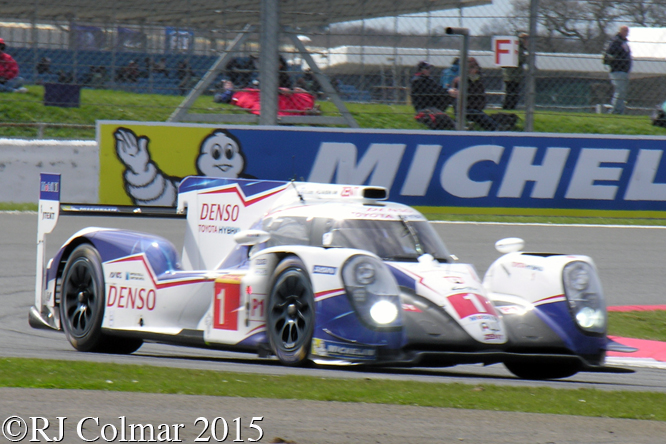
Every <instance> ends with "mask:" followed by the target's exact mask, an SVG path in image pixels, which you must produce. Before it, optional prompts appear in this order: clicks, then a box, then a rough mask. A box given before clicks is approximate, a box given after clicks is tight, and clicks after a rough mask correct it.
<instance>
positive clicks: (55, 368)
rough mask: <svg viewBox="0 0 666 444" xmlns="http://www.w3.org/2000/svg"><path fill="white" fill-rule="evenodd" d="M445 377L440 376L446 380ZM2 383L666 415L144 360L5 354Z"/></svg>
mask: <svg viewBox="0 0 666 444" xmlns="http://www.w3.org/2000/svg"><path fill="white" fill-rule="evenodd" d="M445 381H446V377H445V376H443V377H442V382H445ZM0 386H4V387H30V388H48V389H85V390H105V391H125V392H146V393H172V394H174V393H175V394H190V395H209V396H233V397H244V398H254V397H261V398H278V399H304V400H316V401H339V402H366V403H377V404H397V405H418V406H430V407H449V408H458V409H481V410H496V411H513V412H535V413H552V414H567V415H582V416H593V417H610V418H631V419H649V420H657V421H666V394H665V393H648V392H628V391H627V392H622V391H621V392H609V391H602V390H593V389H576V390H569V389H553V388H545V387H541V388H536V387H534V388H525V387H505V386H496V385H492V384H483V385H468V384H458V383H451V384H442V383H423V382H414V381H394V380H382V379H373V378H372V375H369V376H368V377H366V378H363V379H334V378H321V377H310V376H271V375H256V374H247V373H227V372H216V371H207V370H192V369H186V370H185V369H172V368H165V367H150V366H139V365H119V364H108V363H104V364H102V363H90V362H71V361H55V360H54V361H51V360H38V359H21V358H5V359H0Z"/></svg>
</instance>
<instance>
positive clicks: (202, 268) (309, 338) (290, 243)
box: [29, 174, 607, 379]
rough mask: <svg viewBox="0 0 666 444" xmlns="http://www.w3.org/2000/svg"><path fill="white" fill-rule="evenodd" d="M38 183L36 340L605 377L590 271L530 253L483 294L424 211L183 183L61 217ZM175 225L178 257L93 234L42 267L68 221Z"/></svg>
mask: <svg viewBox="0 0 666 444" xmlns="http://www.w3.org/2000/svg"><path fill="white" fill-rule="evenodd" d="M59 190H60V176H59V175H53V174H42V178H41V189H40V202H39V228H38V230H39V233H38V245H37V261H38V262H37V283H36V295H35V305H34V306H33V307H32V308H31V310H30V316H29V319H30V325H32V326H33V327H36V328H52V329H56V330H62V331H64V333H65V335H66V336H67V339H68V340H69V342H70V343H71V344H72V346H74V348H75V349H77V350H80V351H95V352H110V353H132V352H134V351H135V350H137V349H138V348H139V347H140V346H141V344H142V343H143V342H144V341H153V342H162V343H170V344H180V345H189V346H200V347H208V348H214V349H220V350H234V351H247V352H254V353H258V354H259V355H260V356H264V357H267V356H275V357H277V359H279V360H280V361H281V362H282V363H284V364H286V365H301V364H304V363H306V362H309V361H313V362H315V363H329V364H373V365H391V366H420V367H426V366H433V367H435V366H436V367H445V366H452V365H456V364H463V363H482V364H494V363H504V364H505V365H506V367H507V368H508V369H509V370H510V371H511V372H512V373H514V374H515V375H516V376H518V377H522V378H538V379H543V378H562V377H567V376H571V375H573V374H575V373H577V372H578V371H582V370H593V369H596V368H599V367H600V366H602V365H603V363H604V356H605V352H606V349H607V338H606V321H607V316H606V307H605V303H604V295H603V292H602V289H601V285H600V282H599V278H598V276H597V271H596V269H595V266H594V264H593V262H592V260H591V259H590V258H589V257H586V256H578V255H568V254H553V253H528V252H521V251H519V250H521V249H522V244H523V242H522V240H521V239H517V238H509V239H504V240H501V241H499V242H498V243H497V244H496V247H497V249H498V250H499V251H500V253H504V254H503V255H502V256H501V257H499V259H497V260H496V261H495V262H494V263H493V264H492V265H491V266H490V268H489V269H488V271H487V273H486V274H485V277H484V278H483V280H481V279H480V278H479V277H478V276H477V273H476V271H475V269H474V267H473V266H471V265H468V264H463V263H458V261H457V259H456V258H455V256H453V255H451V254H449V252H448V251H447V249H446V247H445V245H444V243H443V242H442V240H441V238H440V237H439V236H438V235H437V233H436V232H435V230H434V229H433V228H432V226H431V225H430V224H429V223H428V221H427V220H426V219H425V218H424V217H423V216H422V215H421V214H420V213H419V212H417V211H416V210H414V209H412V208H410V207H408V206H405V205H401V204H398V203H391V202H386V201H385V200H384V199H386V198H387V191H386V190H385V189H383V188H378V187H371V186H343V185H331V184H316V183H305V182H277V181H260V180H243V179H219V178H207V177H188V178H186V179H184V180H183V181H182V182H181V184H180V187H179V191H178V192H179V194H178V206H177V208H155V207H133V208H129V207H103V206H99V205H74V204H64V203H62V204H61V203H60V194H59ZM100 212H107V213H109V214H111V213H129V215H131V216H133V217H141V216H144V217H145V216H150V215H153V216H155V215H160V212H162V213H164V214H163V215H169V214H171V215H172V216H174V217H182V218H185V219H186V223H184V225H186V231H185V238H184V243H183V251H182V254H181V253H179V252H178V251H176V248H175V247H174V245H173V244H172V243H171V242H170V241H168V240H166V239H164V238H162V237H160V236H156V235H152V234H146V233H140V232H134V231H128V230H118V229H109V228H86V229H83V230H81V231H79V232H77V233H75V234H74V235H72V236H71V238H70V239H69V240H67V241H66V242H65V244H64V245H63V246H62V247H61V248H60V249H59V251H58V252H57V253H56V254H55V256H54V257H53V258H52V259H50V260H49V261H48V263H46V260H45V257H44V256H45V253H44V251H45V249H44V248H45V237H46V234H47V233H50V232H51V231H52V230H53V228H54V227H55V225H56V223H57V221H58V218H59V216H60V215H61V214H65V213H67V214H69V213H75V214H86V213H96V214H100Z"/></svg>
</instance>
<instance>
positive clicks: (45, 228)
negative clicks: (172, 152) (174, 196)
mask: <svg viewBox="0 0 666 444" xmlns="http://www.w3.org/2000/svg"><path fill="white" fill-rule="evenodd" d="M60 190H61V178H60V174H53V173H40V178H39V206H38V214H39V219H38V222H37V270H36V279H35V280H36V282H35V307H41V306H42V292H43V291H44V281H45V279H46V275H45V274H46V263H45V260H46V258H45V251H46V235H47V234H49V233H51V232H52V231H53V229H54V228H55V227H56V225H57V224H58V219H59V217H60V216H61V215H64V216H70V215H76V216H85V215H87V216H123V217H159V218H177V219H185V218H186V217H187V215H186V214H185V212H178V211H177V210H176V208H173V207H138V206H132V205H98V204H75V203H63V202H60ZM35 307H33V309H34V308H35ZM33 322H37V323H38V324H39V323H42V324H43V323H44V322H45V321H44V318H43V316H40V315H39V313H32V311H31V313H30V323H31V325H32V324H33ZM33 326H34V325H33ZM44 326H48V327H51V328H53V326H50V325H48V323H47V324H46V325H44Z"/></svg>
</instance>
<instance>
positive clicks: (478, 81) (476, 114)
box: [449, 57, 498, 131]
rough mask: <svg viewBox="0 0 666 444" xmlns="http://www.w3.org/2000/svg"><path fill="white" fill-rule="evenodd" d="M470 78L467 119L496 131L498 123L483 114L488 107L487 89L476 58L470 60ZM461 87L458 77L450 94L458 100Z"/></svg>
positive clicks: (488, 129)
mask: <svg viewBox="0 0 666 444" xmlns="http://www.w3.org/2000/svg"><path fill="white" fill-rule="evenodd" d="M467 63H468V66H469V72H468V78H467V119H469V120H471V121H472V122H475V123H476V124H478V125H479V126H480V127H481V128H482V129H484V130H486V131H496V130H497V127H498V125H497V121H496V120H495V119H493V118H492V117H490V116H489V115H488V114H486V113H485V112H483V109H484V108H485V107H486V87H485V85H484V84H483V78H482V77H481V67H480V66H479V63H478V62H477V61H476V59H475V58H474V57H470V58H469V59H468V62H467ZM458 85H460V77H456V78H455V80H454V81H453V88H451V90H449V93H450V94H451V95H452V96H453V97H455V98H458V96H459V91H458Z"/></svg>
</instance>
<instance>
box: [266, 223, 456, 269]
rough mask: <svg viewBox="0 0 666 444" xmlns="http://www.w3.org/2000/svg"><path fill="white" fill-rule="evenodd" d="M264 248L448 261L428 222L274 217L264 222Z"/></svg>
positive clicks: (447, 255) (443, 248) (443, 246)
mask: <svg viewBox="0 0 666 444" xmlns="http://www.w3.org/2000/svg"><path fill="white" fill-rule="evenodd" d="M263 229H264V230H266V231H268V232H269V233H271V238H270V240H269V241H268V242H267V245H266V246H267V247H271V246H277V245H312V246H325V247H345V248H357V249H360V250H367V251H370V252H372V253H374V254H376V255H377V256H379V257H381V258H382V259H384V260H402V261H404V260H416V259H417V258H418V257H419V256H421V255H422V254H430V255H432V256H433V257H435V259H437V260H439V261H446V262H450V261H451V256H450V255H449V252H448V251H447V249H446V246H445V245H444V243H443V242H442V240H441V238H440V237H439V235H437V233H436V232H435V230H434V229H433V228H432V226H431V225H430V224H429V223H428V222H427V221H408V220H388V221H387V220H364V219H344V220H336V219H329V218H305V217H284V216H283V217H276V218H269V219H267V220H264V224H263Z"/></svg>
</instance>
